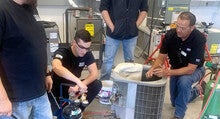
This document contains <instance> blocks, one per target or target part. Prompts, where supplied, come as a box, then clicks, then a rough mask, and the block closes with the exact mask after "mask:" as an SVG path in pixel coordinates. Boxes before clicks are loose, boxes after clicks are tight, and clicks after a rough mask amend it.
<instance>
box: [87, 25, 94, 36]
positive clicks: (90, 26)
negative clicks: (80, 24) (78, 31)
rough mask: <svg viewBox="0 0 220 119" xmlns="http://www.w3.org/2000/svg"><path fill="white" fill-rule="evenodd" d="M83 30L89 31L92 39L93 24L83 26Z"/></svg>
mask: <svg viewBox="0 0 220 119" xmlns="http://www.w3.org/2000/svg"><path fill="white" fill-rule="evenodd" d="M85 30H87V31H89V33H90V35H91V36H92V37H93V36H94V34H95V27H94V24H85Z"/></svg>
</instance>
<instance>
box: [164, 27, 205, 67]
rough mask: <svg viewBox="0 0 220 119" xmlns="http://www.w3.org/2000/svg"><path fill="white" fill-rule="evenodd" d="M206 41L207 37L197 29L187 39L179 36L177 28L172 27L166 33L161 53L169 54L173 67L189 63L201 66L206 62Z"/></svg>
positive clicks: (184, 65)
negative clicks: (183, 39)
mask: <svg viewBox="0 0 220 119" xmlns="http://www.w3.org/2000/svg"><path fill="white" fill-rule="evenodd" d="M205 43H206V39H205V37H204V36H203V34H202V33H201V32H200V31H198V30H197V29H194V30H193V31H192V33H191V34H190V36H189V37H188V38H187V39H186V40H185V41H182V40H181V38H179V37H178V36H177V33H176V29H171V30H170V31H168V32H167V33H166V35H165V39H164V40H163V43H162V47H161V49H160V53H162V54H168V57H169V63H170V64H171V68H173V69H178V68H181V67H186V66H187V65H188V63H191V64H195V65H198V67H201V66H203V63H204V53H205Z"/></svg>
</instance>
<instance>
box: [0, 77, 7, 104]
mask: <svg viewBox="0 0 220 119" xmlns="http://www.w3.org/2000/svg"><path fill="white" fill-rule="evenodd" d="M6 99H8V95H7V93H6V91H5V88H4V86H3V84H2V80H1V79H0V101H2V100H6Z"/></svg>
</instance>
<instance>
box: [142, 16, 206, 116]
mask: <svg viewBox="0 0 220 119" xmlns="http://www.w3.org/2000/svg"><path fill="white" fill-rule="evenodd" d="M195 23H196V17H195V15H193V14H192V13H191V12H182V13H181V14H180V15H179V16H178V19H177V22H176V28H175V29H171V30H169V31H168V32H167V33H166V35H165V39H164V40H163V42H162V47H161V49H160V53H159V56H158V57H157V59H156V61H155V62H154V64H153V66H152V67H151V68H150V69H149V71H148V72H147V73H146V76H147V77H151V76H153V75H157V76H159V77H167V76H170V100H171V104H172V106H174V107H175V112H174V118H175V119H183V118H184V116H185V111H186V109H187V104H188V102H191V101H192V100H194V99H195V98H196V97H198V95H199V89H201V87H200V86H199V85H198V86H194V87H192V85H193V84H194V83H196V82H198V81H199V80H200V79H201V78H202V77H203V76H204V74H205V68H204V67H203V63H204V53H205V43H206V39H205V37H204V36H203V34H202V33H201V32H200V31H198V30H197V29H196V28H195ZM167 56H168V57H169V63H170V65H171V68H170V69H166V68H164V67H163V64H164V61H165V59H166V58H167Z"/></svg>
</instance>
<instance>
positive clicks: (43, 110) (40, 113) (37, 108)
mask: <svg viewBox="0 0 220 119" xmlns="http://www.w3.org/2000/svg"><path fill="white" fill-rule="evenodd" d="M12 115H13V116H12V117H6V116H0V119H52V118H53V116H52V111H51V106H50V102H49V100H48V96H47V93H45V94H44V95H43V96H41V97H39V98H36V99H33V100H29V101H25V102H13V103H12Z"/></svg>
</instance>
